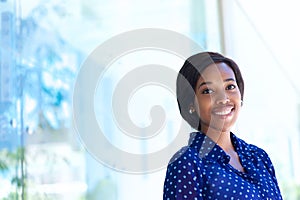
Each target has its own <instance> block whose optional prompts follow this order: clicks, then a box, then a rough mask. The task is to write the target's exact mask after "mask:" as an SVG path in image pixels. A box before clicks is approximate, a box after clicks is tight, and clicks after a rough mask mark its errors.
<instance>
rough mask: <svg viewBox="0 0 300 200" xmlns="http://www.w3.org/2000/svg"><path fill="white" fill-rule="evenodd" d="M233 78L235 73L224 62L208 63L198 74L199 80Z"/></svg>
mask: <svg viewBox="0 0 300 200" xmlns="http://www.w3.org/2000/svg"><path fill="white" fill-rule="evenodd" d="M228 78H233V79H235V74H234V72H233V70H232V69H231V67H229V66H228V65H227V64H226V63H216V64H211V65H208V66H207V67H206V68H205V69H204V70H203V71H202V73H201V74H200V77H199V81H200V80H201V81H213V80H222V81H223V80H224V79H228Z"/></svg>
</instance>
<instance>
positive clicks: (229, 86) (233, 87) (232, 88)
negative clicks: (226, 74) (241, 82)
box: [226, 84, 236, 90]
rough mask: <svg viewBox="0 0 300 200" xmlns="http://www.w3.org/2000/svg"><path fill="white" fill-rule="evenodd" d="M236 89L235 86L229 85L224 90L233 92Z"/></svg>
mask: <svg viewBox="0 0 300 200" xmlns="http://www.w3.org/2000/svg"><path fill="white" fill-rule="evenodd" d="M235 88H236V85H234V84H230V85H228V86H227V87H226V90H234V89H235Z"/></svg>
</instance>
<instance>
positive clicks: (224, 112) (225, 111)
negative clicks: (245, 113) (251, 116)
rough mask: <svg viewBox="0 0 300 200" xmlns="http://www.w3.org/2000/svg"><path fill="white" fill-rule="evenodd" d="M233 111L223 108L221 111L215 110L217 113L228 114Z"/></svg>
mask: <svg viewBox="0 0 300 200" xmlns="http://www.w3.org/2000/svg"><path fill="white" fill-rule="evenodd" d="M230 112H231V109H226V110H222V111H220V112H215V114H216V115H228V114H229V113H230Z"/></svg>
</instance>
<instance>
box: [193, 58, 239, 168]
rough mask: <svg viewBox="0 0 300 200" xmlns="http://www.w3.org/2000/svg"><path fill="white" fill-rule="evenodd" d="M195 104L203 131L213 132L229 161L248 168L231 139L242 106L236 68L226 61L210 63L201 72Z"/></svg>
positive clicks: (215, 139)
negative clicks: (243, 164) (232, 67)
mask: <svg viewBox="0 0 300 200" xmlns="http://www.w3.org/2000/svg"><path fill="white" fill-rule="evenodd" d="M195 94H196V95H195V102H194V104H193V105H195V106H193V105H191V109H194V110H195V111H196V112H197V114H198V115H199V117H200V124H201V132H203V133H205V134H206V135H207V136H209V137H210V138H211V139H212V140H213V141H214V142H215V143H216V144H218V145H219V146H220V147H221V148H222V149H223V150H224V151H225V152H226V153H227V154H228V155H229V156H230V161H229V164H230V165H231V166H233V167H234V168H236V169H237V170H239V171H242V172H244V168H243V166H242V164H241V162H240V159H239V157H238V154H237V153H236V151H235V149H234V146H233V145H232V142H231V139H230V132H231V129H232V127H233V126H234V124H235V122H236V120H237V118H238V115H239V111H240V109H241V93H240V90H239V88H238V85H237V83H236V77H235V74H234V72H233V70H232V69H231V68H230V67H229V66H228V65H227V64H225V63H217V64H212V65H209V66H208V67H207V68H205V70H204V71H203V72H202V73H201V76H200V78H199V79H198V81H197V85H196V89H195Z"/></svg>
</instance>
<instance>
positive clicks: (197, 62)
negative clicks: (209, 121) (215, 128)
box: [176, 52, 244, 131]
mask: <svg viewBox="0 0 300 200" xmlns="http://www.w3.org/2000/svg"><path fill="white" fill-rule="evenodd" d="M214 63H226V64H227V65H228V66H229V67H231V69H232V70H233V72H234V74H235V78H236V82H237V85H238V87H239V90H240V93H241V99H242V100H243V97H244V81H243V77H242V74H241V71H240V69H239V67H238V65H237V64H236V63H235V62H234V61H233V60H231V59H229V58H226V57H224V56H223V55H221V54H219V53H214V52H201V53H198V54H195V55H193V56H191V57H189V58H188V59H187V60H186V61H185V62H184V64H183V66H182V68H181V69H180V71H179V73H178V76H177V82H176V95H177V102H178V107H179V111H180V114H181V116H182V117H183V119H185V120H186V121H187V122H188V123H189V124H190V125H191V126H192V127H193V128H194V129H197V130H199V131H200V130H201V127H200V118H199V116H198V115H197V114H196V112H194V113H193V114H190V113H189V109H190V106H191V104H193V103H194V98H195V89H196V88H195V87H196V84H197V81H198V79H199V77H200V74H201V73H202V71H203V70H204V69H205V68H206V67H207V66H209V65H211V64H214Z"/></svg>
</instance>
